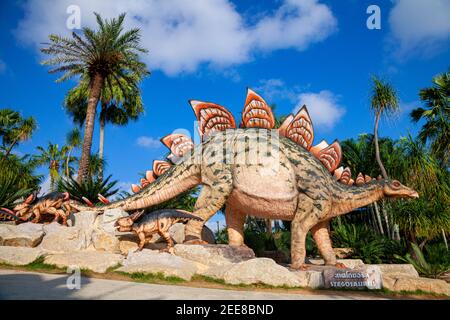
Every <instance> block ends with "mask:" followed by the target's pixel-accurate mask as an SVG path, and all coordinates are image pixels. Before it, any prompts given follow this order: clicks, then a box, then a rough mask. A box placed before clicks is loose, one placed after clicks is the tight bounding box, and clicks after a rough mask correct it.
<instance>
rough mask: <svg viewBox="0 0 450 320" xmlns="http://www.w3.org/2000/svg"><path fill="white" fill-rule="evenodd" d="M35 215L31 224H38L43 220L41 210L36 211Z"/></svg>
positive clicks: (34, 211)
mask: <svg viewBox="0 0 450 320" xmlns="http://www.w3.org/2000/svg"><path fill="white" fill-rule="evenodd" d="M33 214H34V219H33V220H31V222H33V223H38V222H39V220H41V211H40V210H39V209H34V210H33Z"/></svg>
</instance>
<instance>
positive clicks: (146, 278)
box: [114, 271, 186, 284]
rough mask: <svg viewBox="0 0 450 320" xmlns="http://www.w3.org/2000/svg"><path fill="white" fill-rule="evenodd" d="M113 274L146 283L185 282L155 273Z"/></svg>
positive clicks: (118, 272)
mask: <svg viewBox="0 0 450 320" xmlns="http://www.w3.org/2000/svg"><path fill="white" fill-rule="evenodd" d="M114 272H115V273H117V274H120V275H124V276H127V277H129V278H130V279H133V280H134V281H138V282H147V283H154V282H167V283H171V284H176V283H181V282H186V280H184V279H181V278H179V277H176V276H165V275H164V274H163V273H162V272H157V273H147V272H133V273H127V272H122V271H114Z"/></svg>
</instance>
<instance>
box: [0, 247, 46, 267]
mask: <svg viewBox="0 0 450 320" xmlns="http://www.w3.org/2000/svg"><path fill="white" fill-rule="evenodd" d="M41 255H43V252H42V250H40V249H39V248H26V247H11V246H0V263H6V264H9V265H13V266H24V265H27V264H29V263H31V262H33V261H35V260H36V259H37V258H39V257H40V256H41Z"/></svg>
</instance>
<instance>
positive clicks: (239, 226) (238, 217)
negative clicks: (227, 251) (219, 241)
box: [225, 204, 245, 246]
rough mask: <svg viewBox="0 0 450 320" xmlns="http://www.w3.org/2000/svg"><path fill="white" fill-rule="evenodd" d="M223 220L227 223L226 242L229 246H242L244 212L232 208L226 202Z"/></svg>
mask: <svg viewBox="0 0 450 320" xmlns="http://www.w3.org/2000/svg"><path fill="white" fill-rule="evenodd" d="M225 220H226V223H227V232H228V244H229V245H230V246H243V245H244V231H243V228H244V222H245V214H242V212H241V211H239V210H237V209H232V208H231V205H228V204H227V206H226V210H225Z"/></svg>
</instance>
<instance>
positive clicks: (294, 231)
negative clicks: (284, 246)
mask: <svg viewBox="0 0 450 320" xmlns="http://www.w3.org/2000/svg"><path fill="white" fill-rule="evenodd" d="M307 233H308V230H307V229H306V228H304V225H303V223H302V221H301V220H300V219H295V218H294V220H292V223H291V268H293V269H302V270H305V269H306V266H305V257H306V234H307Z"/></svg>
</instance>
